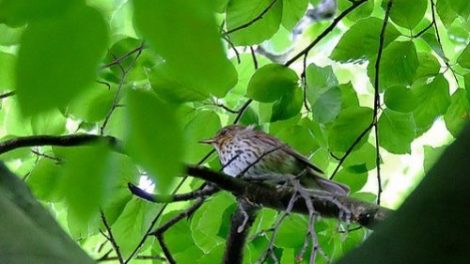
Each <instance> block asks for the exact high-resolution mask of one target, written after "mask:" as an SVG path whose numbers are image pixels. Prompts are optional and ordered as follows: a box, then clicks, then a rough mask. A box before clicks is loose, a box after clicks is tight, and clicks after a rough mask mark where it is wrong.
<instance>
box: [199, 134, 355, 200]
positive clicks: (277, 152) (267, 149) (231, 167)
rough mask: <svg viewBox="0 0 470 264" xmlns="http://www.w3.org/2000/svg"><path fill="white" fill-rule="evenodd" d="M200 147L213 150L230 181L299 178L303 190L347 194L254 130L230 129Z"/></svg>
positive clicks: (284, 147) (285, 147) (284, 146)
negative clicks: (233, 178) (237, 178)
mask: <svg viewBox="0 0 470 264" xmlns="http://www.w3.org/2000/svg"><path fill="white" fill-rule="evenodd" d="M201 143H205V144H211V145H212V146H214V148H215V149H216V151H217V153H218V154H219V159H220V162H221V163H222V166H223V172H224V173H225V174H227V175H230V176H233V177H241V178H249V179H253V180H256V179H260V180H266V178H267V177H269V181H268V180H266V181H267V182H276V183H283V182H286V180H287V177H286V175H291V176H299V177H300V178H299V179H300V183H301V184H302V185H303V186H304V187H306V188H311V189H320V190H324V191H327V192H329V193H332V194H335V195H341V196H346V195H347V194H348V192H349V188H348V187H347V186H345V185H343V184H340V183H337V182H333V181H331V180H328V179H326V178H324V174H323V172H322V171H321V170H320V169H319V168H317V167H316V166H315V165H313V164H312V163H311V162H310V161H309V160H308V159H307V158H306V157H304V156H303V155H302V154H300V153H298V152H297V151H295V150H294V149H292V148H291V147H289V146H288V145H287V144H285V143H283V142H281V141H280V140H279V139H277V138H275V137H273V136H271V135H268V134H266V133H264V132H262V131H257V130H254V126H248V127H245V126H241V125H230V126H227V127H224V128H222V129H221V130H220V131H219V132H218V133H217V134H216V136H215V137H213V138H211V139H207V140H203V141H201Z"/></svg>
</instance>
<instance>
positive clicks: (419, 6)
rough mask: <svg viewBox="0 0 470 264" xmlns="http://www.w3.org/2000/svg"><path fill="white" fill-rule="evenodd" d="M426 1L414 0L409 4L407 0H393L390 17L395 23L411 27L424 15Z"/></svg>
mask: <svg viewBox="0 0 470 264" xmlns="http://www.w3.org/2000/svg"><path fill="white" fill-rule="evenodd" d="M427 3H428V1H426V0H414V1H413V4H412V5H410V2H409V1H408V0H393V4H392V9H391V10H390V19H391V20H392V21H393V22H395V23H396V24H397V25H399V26H402V27H405V28H409V29H412V28H414V27H415V26H416V25H417V24H418V22H419V21H420V20H421V19H422V18H423V17H424V13H426V8H427Z"/></svg>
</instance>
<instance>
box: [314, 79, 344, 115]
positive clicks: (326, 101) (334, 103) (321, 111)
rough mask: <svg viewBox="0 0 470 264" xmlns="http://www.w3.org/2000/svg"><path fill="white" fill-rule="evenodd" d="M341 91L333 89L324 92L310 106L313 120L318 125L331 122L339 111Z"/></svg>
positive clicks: (336, 88)
mask: <svg viewBox="0 0 470 264" xmlns="http://www.w3.org/2000/svg"><path fill="white" fill-rule="evenodd" d="M341 104H342V101H341V90H340V89H339V88H338V87H334V88H331V89H329V90H328V91H326V92H324V93H323V94H322V95H320V97H319V98H318V99H317V100H316V102H315V104H314V105H313V106H312V114H313V119H314V120H315V121H317V122H319V123H329V122H331V121H333V120H334V119H335V118H336V117H337V116H338V114H339V112H340V111H341Z"/></svg>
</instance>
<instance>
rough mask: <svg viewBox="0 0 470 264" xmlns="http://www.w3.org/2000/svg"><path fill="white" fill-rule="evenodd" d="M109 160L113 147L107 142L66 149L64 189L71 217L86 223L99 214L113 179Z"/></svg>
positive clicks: (63, 173)
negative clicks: (109, 147) (110, 148)
mask: <svg viewBox="0 0 470 264" xmlns="http://www.w3.org/2000/svg"><path fill="white" fill-rule="evenodd" d="M109 162H110V160H109V149H108V146H107V145H105V144H104V143H103V144H97V145H93V146H85V147H77V148H73V149H68V150H67V151H66V154H65V156H64V164H65V165H64V167H63V169H62V175H60V192H61V194H62V195H63V196H64V197H65V200H66V201H67V204H68V208H69V214H70V216H69V217H71V218H73V219H77V221H81V222H86V221H88V220H89V219H90V218H91V217H93V216H96V215H97V214H98V211H99V208H100V205H101V204H102V203H103V201H104V198H105V194H107V191H106V190H107V189H109V187H110V185H109V183H110V182H111V181H112V179H113V178H112V177H113V175H110V174H109V173H106V172H107V169H108V166H109V165H110V164H109Z"/></svg>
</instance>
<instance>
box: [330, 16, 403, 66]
mask: <svg viewBox="0 0 470 264" xmlns="http://www.w3.org/2000/svg"><path fill="white" fill-rule="evenodd" d="M382 24H383V22H382V20H380V19H378V18H375V17H371V18H365V19H362V20H359V21H358V22H356V23H355V24H354V25H353V26H352V27H351V28H350V29H349V30H348V31H346V33H344V35H343V37H341V39H340V41H339V42H338V44H337V45H336V47H335V49H334V50H333V53H332V54H331V56H330V58H331V59H333V60H335V61H339V62H353V61H361V60H364V59H366V58H371V57H373V56H375V55H376V54H377V51H378V49H379V39H380V37H379V36H380V31H381V29H382ZM365 28H367V30H364V29H365ZM398 35H399V32H398V31H397V30H396V29H395V27H394V26H393V25H390V24H389V25H387V28H386V31H385V39H384V47H386V46H387V45H388V44H389V43H390V42H391V41H393V40H394V39H395V38H397V37H398Z"/></svg>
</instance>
